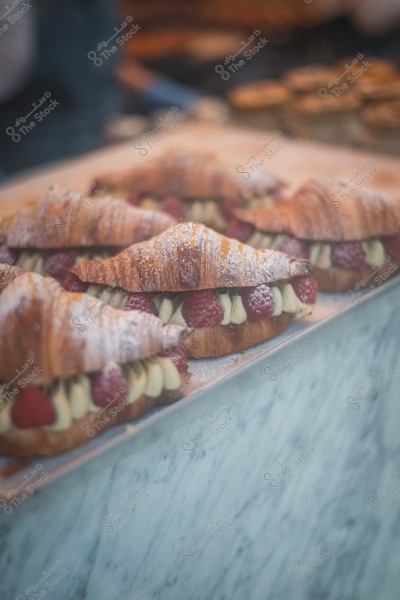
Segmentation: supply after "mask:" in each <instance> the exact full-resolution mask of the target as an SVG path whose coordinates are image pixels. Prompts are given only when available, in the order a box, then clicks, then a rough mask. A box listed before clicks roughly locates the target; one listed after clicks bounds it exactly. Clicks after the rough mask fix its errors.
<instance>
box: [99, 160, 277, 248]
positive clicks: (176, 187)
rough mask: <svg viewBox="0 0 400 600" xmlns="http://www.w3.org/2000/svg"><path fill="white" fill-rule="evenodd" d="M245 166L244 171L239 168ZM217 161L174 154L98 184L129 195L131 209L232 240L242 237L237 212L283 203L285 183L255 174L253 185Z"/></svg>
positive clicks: (100, 181)
mask: <svg viewBox="0 0 400 600" xmlns="http://www.w3.org/2000/svg"><path fill="white" fill-rule="evenodd" d="M239 166H240V165H239ZM240 172H241V171H240V170H239V172H236V171H235V167H232V166H231V165H227V164H224V163H223V162H222V161H221V160H219V159H218V158H217V157H216V156H215V155H213V154H209V153H205V152H200V151H193V150H190V151H189V150H182V149H173V150H168V152H165V153H164V154H163V155H162V156H160V157H157V158H150V159H146V160H143V162H142V163H141V164H139V165H138V166H136V167H134V168H131V169H130V170H128V171H125V172H122V173H114V174H109V175H104V176H101V177H98V178H97V179H96V182H95V185H96V188H97V189H99V190H100V191H104V192H107V193H108V192H114V193H117V194H118V195H119V196H121V195H124V196H125V197H126V198H127V199H128V200H129V202H130V203H131V204H134V205H136V206H142V207H146V208H152V209H156V210H162V211H164V212H167V213H169V214H171V215H172V216H174V217H175V218H176V219H177V220H179V221H181V222H183V221H194V222H197V223H202V224H203V225H207V226H209V227H212V228H213V229H215V230H216V231H221V232H225V233H226V234H227V235H231V236H232V237H234V235H233V234H235V237H236V236H239V235H240V234H241V229H243V226H242V225H240V226H239V228H240V230H239V229H238V223H237V220H236V219H234V217H233V211H234V210H235V209H238V208H247V207H251V206H257V205H259V204H264V203H265V202H268V201H272V199H274V198H276V197H279V196H280V194H281V190H282V187H283V183H282V182H281V181H279V180H278V179H276V178H275V177H273V176H271V175H266V174H265V173H262V172H256V173H254V175H253V176H252V177H251V179H250V178H249V179H248V180H244V179H243V178H242V175H240Z"/></svg>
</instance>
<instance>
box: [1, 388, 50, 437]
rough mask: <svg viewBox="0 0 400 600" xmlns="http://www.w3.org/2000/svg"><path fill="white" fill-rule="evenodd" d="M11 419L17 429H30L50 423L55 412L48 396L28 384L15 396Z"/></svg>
mask: <svg viewBox="0 0 400 600" xmlns="http://www.w3.org/2000/svg"><path fill="white" fill-rule="evenodd" d="M11 419H12V421H13V423H14V425H15V426H16V427H18V428H19V429H30V428H32V427H43V426H44V425H52V424H53V423H54V422H55V420H56V414H55V411H54V408H53V405H52V404H51V401H50V398H48V397H47V396H46V394H44V393H43V392H42V390H40V389H39V388H37V387H35V386H33V385H29V386H27V387H26V388H24V389H23V390H21V391H20V393H19V394H18V396H17V397H16V398H15V401H14V405H13V407H12V409H11Z"/></svg>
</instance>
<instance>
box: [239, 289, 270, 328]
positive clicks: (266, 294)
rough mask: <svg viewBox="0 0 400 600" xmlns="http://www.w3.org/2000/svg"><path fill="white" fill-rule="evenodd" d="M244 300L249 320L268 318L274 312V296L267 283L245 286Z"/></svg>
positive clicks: (243, 291)
mask: <svg viewBox="0 0 400 600" xmlns="http://www.w3.org/2000/svg"><path fill="white" fill-rule="evenodd" d="M242 301H243V306H244V308H245V310H246V313H247V317H248V319H249V321H261V320H262V319H268V317H270V316H271V315H272V313H273V312H274V297H273V295H272V292H271V288H270V287H268V285H267V284H265V283H262V284H261V285H257V286H256V287H248V288H243V290H242Z"/></svg>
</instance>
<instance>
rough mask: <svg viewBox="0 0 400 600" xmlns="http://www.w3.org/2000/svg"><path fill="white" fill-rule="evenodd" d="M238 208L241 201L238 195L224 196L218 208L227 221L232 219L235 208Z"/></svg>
mask: <svg viewBox="0 0 400 600" xmlns="http://www.w3.org/2000/svg"><path fill="white" fill-rule="evenodd" d="M238 208H241V202H240V198H239V197H238V196H225V198H222V200H221V204H220V210H221V212H222V214H223V215H224V217H225V219H226V220H227V221H230V219H232V217H233V214H234V212H235V210H237V209H238Z"/></svg>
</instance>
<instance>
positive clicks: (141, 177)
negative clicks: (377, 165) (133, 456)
mask: <svg viewBox="0 0 400 600" xmlns="http://www.w3.org/2000/svg"><path fill="white" fill-rule="evenodd" d="M0 243H1V245H0V328H1V332H2V335H1V339H0V351H1V355H2V361H1V364H0V383H1V396H0V453H1V454H5V455H12V456H35V455H52V454H55V453H58V452H63V451H66V450H70V449H72V448H75V447H77V446H80V445H81V444H84V443H85V442H87V441H88V440H89V439H91V438H93V437H95V436H97V435H99V434H100V433H102V432H103V431H105V430H106V429H109V428H110V427H113V426H114V425H117V424H119V423H122V422H126V421H129V420H132V419H136V418H138V417H139V416H141V415H142V414H144V413H145V412H147V411H149V410H150V409H151V408H152V407H154V406H155V405H156V404H165V403H170V402H173V401H176V400H178V399H179V398H181V397H182V396H183V395H184V392H185V386H186V385H187V382H188V379H189V377H190V374H189V372H188V361H187V358H188V357H189V358H195V359H199V358H214V357H218V356H223V355H226V354H229V353H233V352H239V351H242V350H245V349H246V348H249V347H250V346H254V345H256V344H259V343H261V342H264V341H265V340H267V339H270V338H272V337H274V336H277V335H279V334H280V333H281V332H283V331H284V330H285V329H286V328H288V327H289V325H290V323H291V321H292V320H293V319H294V318H302V317H306V316H308V315H310V314H311V313H312V310H313V307H314V305H315V303H316V301H317V290H318V289H319V290H320V291H322V292H335V293H336V292H346V293H347V295H350V296H351V297H353V296H355V297H358V296H359V295H360V294H361V295H362V294H363V293H366V290H369V289H372V288H374V287H376V286H378V285H380V284H381V283H382V282H383V281H385V280H386V279H388V278H389V277H391V276H392V275H394V274H395V273H396V271H397V270H398V268H399V264H400V202H398V201H395V200H392V199H390V198H386V197H385V196H384V195H382V194H381V193H378V192H372V191H368V192H367V191H365V190H359V189H357V190H356V189H351V188H349V186H348V185H347V184H345V183H344V182H341V181H336V180H329V181H319V180H312V181H308V182H306V183H305V184H304V185H303V186H302V187H301V188H300V189H298V190H297V191H295V192H294V194H292V195H289V194H287V193H286V192H285V184H284V182H282V181H280V180H277V179H276V178H274V177H272V176H270V175H266V174H261V173H260V174H254V176H253V177H251V178H249V179H248V180H246V179H241V178H238V177H237V173H232V172H231V169H230V168H227V167H226V165H224V164H223V163H222V162H221V161H220V160H219V159H217V158H216V157H215V156H213V155H208V154H202V153H199V152H189V151H182V150H179V149H178V150H176V151H174V152H169V153H168V154H167V155H164V156H162V157H161V158H155V159H153V160H152V161H148V162H146V164H145V165H144V166H143V165H140V166H137V167H135V168H132V169H130V170H129V171H127V172H122V173H119V174H112V175H105V176H102V177H99V178H98V179H97V180H96V181H95V182H93V183H92V184H91V186H90V188H89V190H88V191H87V193H85V194H82V193H78V192H75V191H73V190H70V189H64V190H63V189H58V188H56V187H55V188H52V189H51V190H50V191H48V192H47V193H45V194H44V195H43V196H42V197H40V198H38V199H36V200H35V201H33V202H29V203H28V204H25V205H24V206H23V207H22V208H20V209H19V210H17V211H16V212H15V213H14V214H12V215H11V216H7V217H5V218H3V220H2V221H1V222H0Z"/></svg>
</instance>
